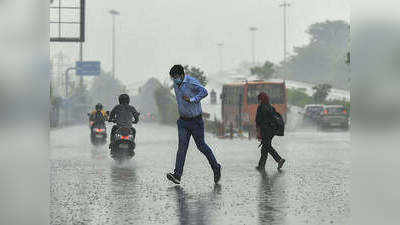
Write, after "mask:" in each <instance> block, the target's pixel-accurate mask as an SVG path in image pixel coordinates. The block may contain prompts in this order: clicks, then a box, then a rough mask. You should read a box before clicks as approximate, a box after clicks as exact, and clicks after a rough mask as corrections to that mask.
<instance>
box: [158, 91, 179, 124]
mask: <svg viewBox="0 0 400 225" xmlns="http://www.w3.org/2000/svg"><path fill="white" fill-rule="evenodd" d="M154 98H155V101H156V105H157V109H158V115H159V118H158V119H159V122H160V123H162V124H174V123H176V119H177V118H178V117H179V114H178V105H177V103H176V99H175V97H174V96H173V95H172V94H171V89H170V87H169V85H168V84H164V85H161V86H160V87H158V88H157V89H156V90H155V92H154Z"/></svg>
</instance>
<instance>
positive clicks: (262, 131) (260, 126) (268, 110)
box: [256, 92, 285, 171]
mask: <svg viewBox="0 0 400 225" xmlns="http://www.w3.org/2000/svg"><path fill="white" fill-rule="evenodd" d="M274 113H276V111H275V108H274V107H273V106H272V105H271V104H270V103H269V98H268V95H267V94H266V93H265V92H261V93H260V94H259V95H258V108H257V114H256V127H257V137H258V139H259V140H261V157H260V160H259V162H258V166H257V167H256V169H257V170H259V171H263V170H265V163H266V161H267V157H268V153H269V154H270V155H271V156H272V158H274V160H275V161H276V162H277V163H278V170H280V169H281V168H282V166H283V164H284V163H285V159H283V158H282V157H281V156H280V155H279V154H278V152H276V150H275V149H274V148H273V147H272V143H271V142H272V138H273V137H274V135H275V134H274V124H275V122H276V121H275V118H274Z"/></svg>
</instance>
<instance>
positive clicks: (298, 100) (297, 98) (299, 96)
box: [287, 88, 314, 107]
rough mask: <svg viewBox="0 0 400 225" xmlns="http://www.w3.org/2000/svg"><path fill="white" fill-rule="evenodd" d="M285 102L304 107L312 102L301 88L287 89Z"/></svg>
mask: <svg viewBox="0 0 400 225" xmlns="http://www.w3.org/2000/svg"><path fill="white" fill-rule="evenodd" d="M287 101H288V104H290V105H294V106H299V107H304V106H305V105H307V104H312V103H313V102H314V100H313V98H312V97H311V96H309V95H307V93H306V92H305V89H303V88H290V89H287Z"/></svg>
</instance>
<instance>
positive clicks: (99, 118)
mask: <svg viewBox="0 0 400 225" xmlns="http://www.w3.org/2000/svg"><path fill="white" fill-rule="evenodd" d="M93 120H94V122H96V123H104V122H105V118H104V115H103V113H102V112H101V111H96V113H95V114H94V119H93Z"/></svg>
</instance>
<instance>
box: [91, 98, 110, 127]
mask: <svg viewBox="0 0 400 225" xmlns="http://www.w3.org/2000/svg"><path fill="white" fill-rule="evenodd" d="M107 117H108V115H107V113H106V112H105V111H104V110H103V105H102V104H101V103H97V104H96V106H95V110H93V111H92V112H91V113H90V114H89V121H90V127H91V128H92V127H93V126H94V125H95V124H101V125H104V124H105V121H107V120H108V118H107Z"/></svg>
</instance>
